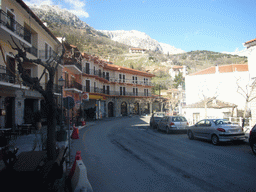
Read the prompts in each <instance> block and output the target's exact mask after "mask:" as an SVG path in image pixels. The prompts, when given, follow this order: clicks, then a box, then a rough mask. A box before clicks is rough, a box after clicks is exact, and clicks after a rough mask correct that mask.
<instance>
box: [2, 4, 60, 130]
mask: <svg viewBox="0 0 256 192" xmlns="http://www.w3.org/2000/svg"><path fill="white" fill-rule="evenodd" d="M0 14H1V16H0V34H1V36H0V46H1V55H0V109H1V111H4V112H5V114H2V116H0V126H1V127H8V128H10V127H14V126H15V125H17V124H18V125H19V124H22V123H31V121H32V118H31V117H32V114H33V113H34V112H35V111H37V110H40V109H41V108H43V106H44V100H43V97H42V95H41V94H40V93H39V92H37V91H33V90H32V89H31V88H30V87H28V86H27V85H26V84H24V83H23V82H22V80H21V78H20V77H19V74H18V72H17V63H16V61H15V59H14V55H15V54H17V51H16V50H14V49H13V47H14V48H15V44H14V42H15V43H16V44H17V45H18V46H20V47H22V46H23V47H24V49H25V50H26V51H27V57H28V58H29V59H41V60H44V61H45V60H47V59H49V58H50V57H51V56H54V55H55V54H56V53H58V51H59V48H60V47H61V46H60V45H61V44H60V42H59V41H58V40H57V38H56V37H55V36H54V35H53V34H52V33H51V31H50V30H49V29H48V28H47V27H46V26H45V25H44V24H43V23H42V21H41V20H39V19H38V17H37V16H36V15H35V14H34V13H33V12H32V11H31V10H30V9H29V7H28V6H27V5H26V4H25V3H24V2H23V1H20V0H0ZM12 39H13V40H12ZM13 41H14V42H13ZM9 42H10V43H11V45H10V44H9ZM24 68H25V69H26V72H27V74H28V75H30V76H31V77H41V78H42V80H41V85H42V86H45V82H47V80H48V78H49V77H48V74H47V73H46V74H44V75H43V76H42V74H43V69H44V68H43V67H42V66H40V65H37V64H35V63H29V62H27V63H24ZM61 71H62V68H61V66H60V67H59V68H58V70H57V74H56V75H55V84H56V85H55V95H56V98H57V96H58V95H59V94H60V89H59V87H58V78H59V77H60V76H61Z"/></svg>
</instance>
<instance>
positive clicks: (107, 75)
mask: <svg viewBox="0 0 256 192" xmlns="http://www.w3.org/2000/svg"><path fill="white" fill-rule="evenodd" d="M106 79H107V80H108V81H109V72H106Z"/></svg>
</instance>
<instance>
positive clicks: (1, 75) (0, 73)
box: [0, 65, 18, 83]
mask: <svg viewBox="0 0 256 192" xmlns="http://www.w3.org/2000/svg"><path fill="white" fill-rule="evenodd" d="M17 73H18V72H17V71H15V74H17ZM15 74H8V70H7V69H6V66H3V65H0V81H2V82H6V83H15V82H16V76H15Z"/></svg>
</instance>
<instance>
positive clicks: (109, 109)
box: [108, 102, 114, 117]
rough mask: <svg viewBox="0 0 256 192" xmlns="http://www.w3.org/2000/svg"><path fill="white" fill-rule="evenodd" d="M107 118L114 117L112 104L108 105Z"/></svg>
mask: <svg viewBox="0 0 256 192" xmlns="http://www.w3.org/2000/svg"><path fill="white" fill-rule="evenodd" d="M108 117H114V103H113V102H109V103H108Z"/></svg>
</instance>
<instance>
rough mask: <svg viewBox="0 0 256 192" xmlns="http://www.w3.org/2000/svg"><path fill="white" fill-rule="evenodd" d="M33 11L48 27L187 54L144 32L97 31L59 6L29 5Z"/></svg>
mask: <svg viewBox="0 0 256 192" xmlns="http://www.w3.org/2000/svg"><path fill="white" fill-rule="evenodd" d="M29 6H30V8H31V10H32V11H33V12H34V13H35V14H36V15H37V16H38V17H39V18H40V19H41V20H42V21H46V22H47V24H48V25H58V26H60V25H67V26H72V27H75V28H80V29H86V30H87V31H89V32H90V33H91V34H98V35H99V34H100V33H103V34H105V35H107V36H108V37H109V38H110V39H111V40H113V41H116V42H119V43H123V44H125V45H128V46H131V47H138V48H143V49H147V50H151V51H160V52H161V53H164V54H178V53H185V51H183V50H181V49H177V48H175V47H174V46H171V45H168V44H165V43H159V42H158V41H157V40H154V39H152V38H151V37H150V36H148V35H147V34H146V33H144V32H140V31H136V30H131V31H123V30H119V31H106V30H95V29H94V28H92V27H90V26H89V25H88V24H87V23H85V22H83V21H81V20H80V19H79V18H78V17H77V16H76V15H74V14H73V13H71V12H69V11H67V10H66V9H61V8H59V6H50V5H41V6H38V5H29Z"/></svg>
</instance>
